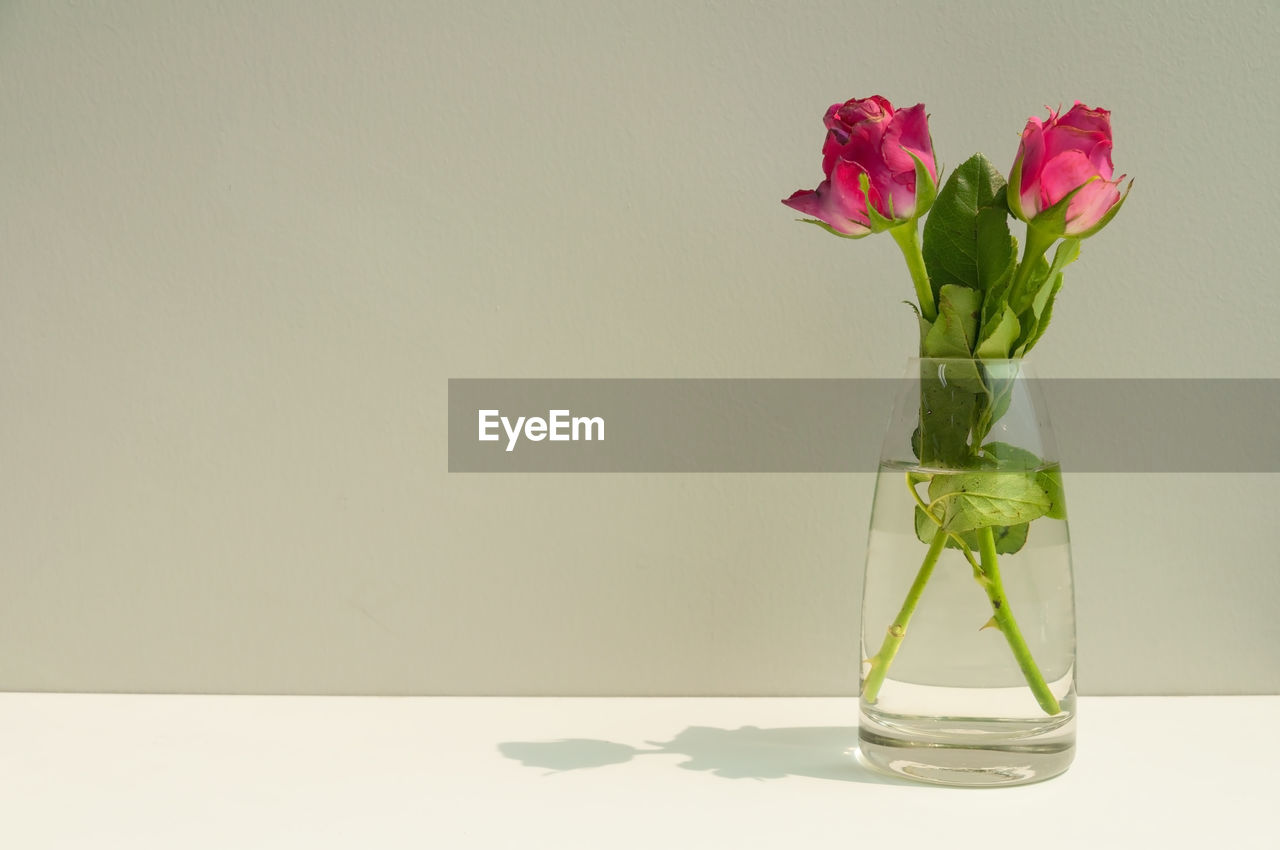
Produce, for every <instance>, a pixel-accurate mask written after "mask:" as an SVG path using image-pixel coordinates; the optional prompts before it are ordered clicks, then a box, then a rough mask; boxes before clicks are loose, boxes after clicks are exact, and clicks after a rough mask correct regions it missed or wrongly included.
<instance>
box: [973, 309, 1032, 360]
mask: <svg viewBox="0 0 1280 850" xmlns="http://www.w3.org/2000/svg"><path fill="white" fill-rule="evenodd" d="M1019 333H1021V327H1020V326H1019V325H1018V317H1017V316H1015V315H1014V314H1013V310H1012V309H1010V307H1009V305H1008V304H1005V305H1004V312H1002V313H1001V314H1000V320H999V321H998V322H992V321H988V322H985V323H984V324H983V326H982V339H981V341H979V343H978V349H977V351H975V352H974V353H975V354H976V355H977V356H978V357H980V358H983V359H986V360H1001V359H1004V358H1006V357H1008V356H1009V355H1010V353H1012V351H1013V348H1014V345H1015V344H1016V343H1017V341H1018V334H1019Z"/></svg>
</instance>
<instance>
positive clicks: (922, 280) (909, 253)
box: [889, 218, 938, 322]
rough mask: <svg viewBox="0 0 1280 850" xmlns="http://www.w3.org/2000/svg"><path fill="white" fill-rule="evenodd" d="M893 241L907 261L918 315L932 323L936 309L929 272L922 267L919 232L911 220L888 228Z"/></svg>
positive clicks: (922, 259) (936, 315)
mask: <svg viewBox="0 0 1280 850" xmlns="http://www.w3.org/2000/svg"><path fill="white" fill-rule="evenodd" d="M889 233H890V235H892V236H893V241H894V242H897V243H898V247H899V248H901V249H902V256H903V258H904V259H905V260H906V261H907V270H908V271H910V272H911V282H912V283H913V284H915V287H916V298H918V299H919V300H920V315H922V316H924V317H925V319H927V320H928V321H930V322H932V321H933V320H934V319H936V318H938V308H937V306H936V305H935V304H934V303H933V287H932V286H931V285H930V284H929V272H928V271H927V270H926V269H925V267H924V254H923V253H921V251H920V232H919V230H918V229H917V227H916V220H915V219H914V218H913V219H911V220H910V221H906V222H904V223H902V224H900V225H898V226H897V227H891V228H889Z"/></svg>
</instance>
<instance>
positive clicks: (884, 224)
mask: <svg viewBox="0 0 1280 850" xmlns="http://www.w3.org/2000/svg"><path fill="white" fill-rule="evenodd" d="M858 186H860V187H861V188H862V197H864V198H866V200H867V219H868V220H869V221H870V222H871V232H872V233H884V232H885V231H886V230H889V229H890V228H892V227H894V226H895V225H898V224H901V223H902V222H901V221H896V220H894V217H893V198H889V218H885V217H884V216H882V215H880V211H879V210H877V209H876V207H875V204H873V203H871V178H870V177H868V176H867V173H866V172H865V171H864V172H862V173H861V174H859V175H858Z"/></svg>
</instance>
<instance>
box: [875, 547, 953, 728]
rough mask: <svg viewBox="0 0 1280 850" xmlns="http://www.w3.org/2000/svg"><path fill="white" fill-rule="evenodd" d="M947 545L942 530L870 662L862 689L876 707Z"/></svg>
mask: <svg viewBox="0 0 1280 850" xmlns="http://www.w3.org/2000/svg"><path fill="white" fill-rule="evenodd" d="M946 545H947V533H946V532H945V531H943V530H942V529H941V528H939V529H938V530H937V531H935V532H934V534H933V542H931V543H930V544H929V551H928V552H926V553H925V556H924V562H923V563H921V564H920V571H919V572H917V573H916V580H915V581H913V582H912V583H911V590H909V591H907V598H906V599H904V600H902V608H901V610H899V611H898V616H897V617H894V618H893V623H891V624H890V625H889V629H888V631H887V633H886V634H885V636H884V643H882V644H880V651H879V652H877V653H876V654H875V655H874V656H873V657H872V658H871V659H870V662H871V669H870V670H869V671H868V672H867V678H866V680H865V681H864V682H863V685H862V698H863V699H865V700H866V701H867V702H869V703H874V702H875V701H876V697H878V696H879V695H880V686H881V685H883V684H884V677H885V674H886V673H888V672H889V665H890V664H892V663H893V657H894V656H895V655H897V654H898V647H899V646H901V645H902V638H903V637H905V636H906V634H907V625H908V624H909V623H910V622H911V615H912V614H914V613H915V610H916V604H917V603H918V602H919V601H920V594H921V593H923V592H924V586H925V585H926V584H928V583H929V576H930V575H932V574H933V567H934V565H935V564H937V563H938V556H939V555H941V554H942V549H943V547H945V546H946Z"/></svg>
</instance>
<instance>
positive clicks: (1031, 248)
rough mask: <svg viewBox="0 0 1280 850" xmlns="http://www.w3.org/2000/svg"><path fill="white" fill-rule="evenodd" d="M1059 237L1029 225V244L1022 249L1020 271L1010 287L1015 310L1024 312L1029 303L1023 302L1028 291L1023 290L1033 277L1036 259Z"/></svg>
mask: <svg viewBox="0 0 1280 850" xmlns="http://www.w3.org/2000/svg"><path fill="white" fill-rule="evenodd" d="M1057 239H1058V237H1057V236H1055V235H1054V234H1053V233H1051V232H1049V231H1045V230H1041V229H1040V228H1038V227H1035V226H1034V225H1031V224H1028V225H1027V244H1026V247H1024V248H1023V250H1022V262H1020V263H1018V271H1017V273H1016V274H1015V275H1014V277H1013V284H1012V285H1011V286H1010V287H1009V299H1008V300H1009V305H1010V306H1011V307H1013V309H1014V312H1018V313H1020V312H1022V310H1024V309H1025V308H1026V306H1027V305H1025V304H1023V303H1022V300H1023V299H1024V298H1025V297H1026V295H1027V293H1025V292H1024V291H1023V290H1024V289H1025V288H1026V285H1027V281H1028V279H1030V277H1031V270H1032V269H1033V268H1035V266H1036V261H1037V260H1039V259H1040V258H1041V257H1043V256H1044V255H1045V253H1046V252H1047V251H1048V250H1049V246H1051V245H1052V244H1053V243H1054V242H1056V241H1057Z"/></svg>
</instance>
